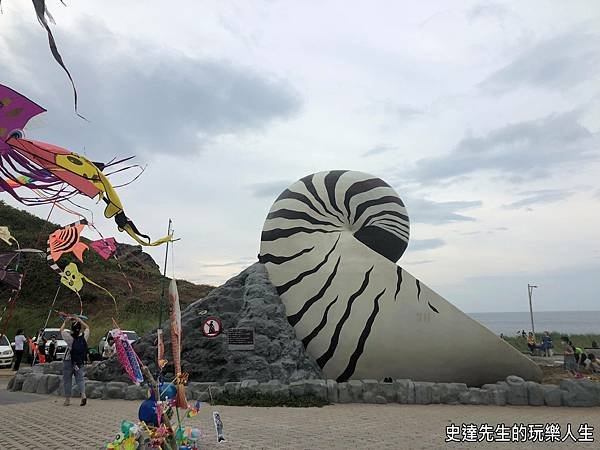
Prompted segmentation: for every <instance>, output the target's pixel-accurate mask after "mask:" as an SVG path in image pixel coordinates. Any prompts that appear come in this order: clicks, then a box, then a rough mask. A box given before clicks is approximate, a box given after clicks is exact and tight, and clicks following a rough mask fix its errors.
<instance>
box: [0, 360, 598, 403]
mask: <svg viewBox="0 0 600 450" xmlns="http://www.w3.org/2000/svg"><path fill="white" fill-rule="evenodd" d="M61 373H62V363H61V362H55V363H51V364H45V365H42V366H35V367H33V368H30V367H28V368H22V369H20V370H19V372H18V373H17V374H16V375H15V376H14V377H13V378H12V379H11V380H10V382H9V384H8V387H7V389H9V390H11V391H23V392H31V393H38V394H55V395H63V393H64V391H63V381H62V374H61ZM209 388H210V392H209ZM85 391H86V395H87V396H88V397H89V398H95V399H117V398H118V399H125V400H144V399H146V396H147V388H145V387H142V386H136V385H133V384H130V383H124V382H120V381H108V382H102V381H95V380H86V386H85ZM223 392H227V393H238V392H259V393H262V394H265V395H269V394H278V395H284V396H286V395H298V396H301V395H304V394H314V395H316V396H317V397H319V398H322V399H325V400H328V401H329V402H331V403H378V404H386V403H401V404H417V405H429V404H435V403H445V404H451V405H459V404H463V405H498V406H505V405H517V406H525V405H529V406H543V405H546V406H600V383H596V382H593V381H590V380H587V379H582V380H574V379H570V380H562V381H561V382H560V385H558V386H557V385H548V384H538V383H534V382H532V381H524V380H523V379H522V378H519V377H517V376H514V375H511V376H509V377H508V378H507V379H506V381H500V382H498V383H496V384H486V385H483V386H482V387H481V388H473V387H468V386H467V385H466V384H462V383H429V382H419V381H412V380H395V381H393V382H391V383H384V382H381V381H377V380H350V381H348V382H345V383H337V382H335V381H334V380H304V381H296V382H293V383H290V384H282V383H280V382H279V381H276V380H274V381H269V382H268V383H259V382H258V381H256V380H244V381H241V382H231V383H224V384H219V383H210V382H202V383H198V382H190V383H188V385H187V388H186V394H187V397H188V399H189V400H200V401H205V402H208V401H210V395H211V394H212V395H213V396H215V395H218V394H220V393H223ZM73 396H74V397H77V396H79V390H78V388H77V386H75V385H74V386H73Z"/></svg>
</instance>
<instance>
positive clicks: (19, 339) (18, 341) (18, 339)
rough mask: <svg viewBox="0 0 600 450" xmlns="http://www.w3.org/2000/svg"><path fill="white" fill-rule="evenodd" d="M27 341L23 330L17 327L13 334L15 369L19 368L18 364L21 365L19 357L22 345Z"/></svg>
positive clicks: (21, 352)
mask: <svg viewBox="0 0 600 450" xmlns="http://www.w3.org/2000/svg"><path fill="white" fill-rule="evenodd" d="M25 342H27V338H26V337H25V335H24V334H23V330H21V329H18V330H17V334H16V335H15V365H14V367H13V369H14V370H15V371H17V370H19V366H20V365H21V359H23V351H24V350H23V345H24V344H25Z"/></svg>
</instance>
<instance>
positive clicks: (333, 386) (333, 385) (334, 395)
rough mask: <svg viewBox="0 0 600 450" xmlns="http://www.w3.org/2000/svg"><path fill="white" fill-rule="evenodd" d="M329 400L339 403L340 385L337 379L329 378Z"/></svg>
mask: <svg viewBox="0 0 600 450" xmlns="http://www.w3.org/2000/svg"><path fill="white" fill-rule="evenodd" d="M327 400H329V401H330V402H331V403H338V401H339V395H338V385H337V382H336V381H335V380H327Z"/></svg>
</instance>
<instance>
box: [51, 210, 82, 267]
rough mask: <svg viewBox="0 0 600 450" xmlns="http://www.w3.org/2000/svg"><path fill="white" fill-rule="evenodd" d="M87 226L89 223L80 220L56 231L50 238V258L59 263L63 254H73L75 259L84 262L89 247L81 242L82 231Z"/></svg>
mask: <svg viewBox="0 0 600 450" xmlns="http://www.w3.org/2000/svg"><path fill="white" fill-rule="evenodd" d="M86 225H87V221H86V220H85V219H84V220H80V221H79V222H77V223H75V224H72V225H67V226H66V227H64V228H61V229H60V230H56V231H55V232H54V233H52V234H51V235H50V237H49V238H48V248H49V250H50V256H51V257H52V259H53V260H54V261H58V259H59V258H60V257H61V255H62V254H63V253H68V252H73V254H74V255H75V257H76V258H77V259H78V260H79V261H80V262H83V252H84V251H86V250H87V249H88V248H89V247H88V246H87V245H85V244H84V243H83V242H81V241H80V239H81V231H82V230H83V227H84V226H86Z"/></svg>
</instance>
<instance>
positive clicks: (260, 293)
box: [87, 263, 323, 383]
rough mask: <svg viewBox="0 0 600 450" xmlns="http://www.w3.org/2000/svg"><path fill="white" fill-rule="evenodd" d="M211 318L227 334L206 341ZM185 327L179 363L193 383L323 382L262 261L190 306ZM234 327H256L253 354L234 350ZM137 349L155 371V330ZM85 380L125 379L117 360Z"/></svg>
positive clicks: (169, 369)
mask: <svg viewBox="0 0 600 450" xmlns="http://www.w3.org/2000/svg"><path fill="white" fill-rule="evenodd" d="M205 311H206V312H205ZM166 314H168V313H166ZM209 316H214V317H218V318H219V319H220V320H221V322H222V324H223V329H224V333H222V334H221V335H220V336H218V337H215V338H207V337H205V336H204V334H203V333H202V330H201V327H202V323H203V321H204V320H205V318H207V317H209ZM181 323H182V327H183V345H182V347H183V349H182V354H181V359H182V362H181V364H182V368H183V370H184V371H185V372H188V373H189V375H190V378H189V379H190V381H217V382H227V381H241V380H244V379H254V380H258V381H260V382H266V381H269V380H279V381H280V382H282V383H289V382H292V381H296V380H303V379H314V378H323V375H322V373H321V369H320V368H319V366H318V365H317V364H316V362H315V361H314V360H313V359H312V357H310V356H309V355H308V354H306V353H305V351H304V347H303V345H302V342H301V341H299V340H298V339H297V338H296V334H295V332H294V329H293V327H292V326H291V325H290V324H289V323H288V321H287V317H286V314H285V307H284V305H283V304H282V303H281V300H280V298H279V295H278V294H277V291H276V289H275V287H274V286H273V285H272V284H271V283H270V281H269V278H268V275H267V272H266V270H265V268H264V266H263V265H262V264H260V263H255V264H253V265H252V266H250V267H248V268H247V269H246V270H244V271H243V272H241V273H240V274H239V275H236V276H235V277H233V278H231V279H230V280H228V281H227V282H226V283H225V284H223V285H222V286H220V287H218V288H216V289H214V290H213V291H212V292H211V293H210V294H209V295H207V296H206V297H205V298H203V299H201V300H198V301H196V302H194V303H192V304H191V305H190V306H188V307H187V308H186V309H185V310H184V311H183V312H182V314H181ZM230 328H253V329H254V344H255V349H254V351H239V350H237V351H234V350H232V351H230V350H229V349H228V343H227V335H226V333H227V330H228V329H230ZM163 330H165V332H164V335H165V347H166V353H167V358H169V360H170V361H171V360H172V358H171V357H170V355H169V352H170V333H169V331H168V330H169V328H168V324H167V322H165V323H164V325H163ZM134 348H135V350H136V351H137V353H138V355H139V356H140V358H141V359H142V360H143V361H144V362H145V363H146V364H147V365H148V367H149V368H150V370H151V371H153V372H154V371H155V370H156V330H154V331H152V332H151V333H149V334H148V335H146V336H144V337H143V338H142V339H140V340H139V341H138V342H137V343H136V344H135V345H134ZM165 373H166V375H167V378H168V377H169V376H171V375H172V374H173V366H172V365H171V364H169V365H167V367H166V368H165ZM87 376H88V377H89V378H90V379H96V380H100V381H108V380H125V379H126V376H124V373H123V370H122V368H121V367H120V365H119V363H118V361H117V360H116V359H111V360H109V361H106V362H103V363H101V364H98V365H97V366H95V367H93V368H91V369H90V370H89V371H88V374H87Z"/></svg>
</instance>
